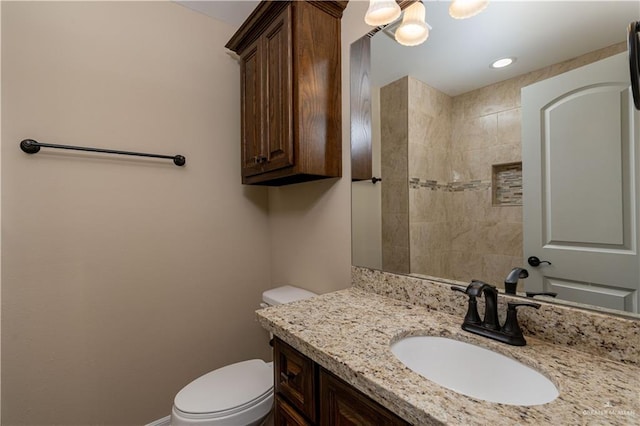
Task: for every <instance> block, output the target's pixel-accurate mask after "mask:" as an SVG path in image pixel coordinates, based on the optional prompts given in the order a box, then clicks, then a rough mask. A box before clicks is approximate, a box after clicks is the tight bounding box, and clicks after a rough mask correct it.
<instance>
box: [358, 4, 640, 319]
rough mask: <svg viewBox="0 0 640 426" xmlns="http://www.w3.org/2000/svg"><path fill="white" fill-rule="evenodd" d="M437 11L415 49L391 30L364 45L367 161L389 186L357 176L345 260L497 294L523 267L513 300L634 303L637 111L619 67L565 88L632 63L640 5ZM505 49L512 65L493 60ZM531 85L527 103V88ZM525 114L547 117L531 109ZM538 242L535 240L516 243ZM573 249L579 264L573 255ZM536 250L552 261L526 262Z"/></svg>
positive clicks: (633, 307) (639, 265)
mask: <svg viewBox="0 0 640 426" xmlns="http://www.w3.org/2000/svg"><path fill="white" fill-rule="evenodd" d="M446 6H447V4H446V3H444V4H442V2H429V3H427V21H428V23H429V24H430V25H431V26H432V28H433V30H432V31H431V35H430V37H429V39H428V40H427V41H426V42H425V43H424V45H422V46H421V47H415V48H407V47H402V46H400V45H398V44H397V43H395V42H394V41H393V40H392V38H390V37H389V36H388V35H387V34H385V32H384V31H380V32H378V33H377V34H376V35H375V36H374V37H373V38H372V39H371V41H370V43H371V70H370V74H368V75H367V77H368V80H369V81H370V86H371V87H370V88H371V90H370V110H371V117H372V125H371V129H370V134H371V139H370V140H371V142H370V147H371V158H370V159H369V161H370V162H371V165H372V169H371V173H372V175H373V176H378V177H380V176H381V177H382V178H383V181H382V182H380V183H378V184H375V185H374V184H372V183H371V182H370V181H365V180H363V181H354V183H353V185H352V216H353V217H352V232H353V239H352V241H353V242H352V245H353V264H354V265H356V266H365V267H370V268H374V269H382V270H385V271H389V272H396V273H403V274H415V275H418V276H429V277H436V278H441V279H447V280H456V281H462V282H468V281H470V280H472V279H480V280H483V281H486V282H489V283H491V284H494V285H497V286H498V287H499V288H504V282H505V279H506V277H507V275H508V274H509V272H510V271H511V270H512V268H515V267H523V268H526V269H527V270H528V271H529V273H530V276H529V277H528V278H526V279H522V280H520V282H519V284H518V287H517V289H518V292H519V293H524V290H525V287H526V290H528V291H538V292H556V293H558V297H559V298H563V299H566V300H568V301H573V302H579V303H584V304H588V305H596V306H601V307H605V308H608V309H611V310H615V311H620V312H622V311H626V312H638V300H639V293H640V292H639V291H638V285H639V281H640V278H639V274H640V261H639V260H638V255H637V254H636V251H637V250H636V249H637V245H638V228H639V227H638V214H637V213H636V209H635V207H636V204H637V202H638V200H639V199H640V193H639V192H638V191H639V188H640V180H639V179H638V175H637V174H636V168H637V167H638V164H637V161H636V160H635V157H634V152H635V151H636V150H637V149H638V135H639V133H638V123H639V122H640V120H639V119H638V113H637V112H634V111H633V108H631V109H630V108H629V106H630V105H631V98H630V97H629V90H628V86H629V76H628V65H627V66H626V68H624V72H626V74H620V72H619V70H618V71H613V76H612V77H611V76H610V75H609V76H606V77H597V78H600V79H601V80H599V81H598V82H590V83H588V84H587V83H584V84H581V86H580V87H606V88H608V89H602V90H600V89H598V90H596V91H595V92H594V91H593V90H586V91H584V93H585V96H582V95H580V96H578V95H576V93H578V92H580V90H578V86H576V87H572V86H571V84H573V83H574V82H575V81H577V80H579V79H581V78H582V77H581V76H580V75H581V74H580V73H582V74H585V72H584V70H585V69H587V70H589V71H588V72H586V74H587V75H588V76H592V75H594V73H595V74H597V75H600V74H598V73H599V72H600V71H598V70H599V69H600V68H602V67H605V68H606V67H607V66H609V65H602V63H605V64H607V63H612V64H613V65H610V66H609V67H613V68H616V67H617V68H620V64H624V63H625V62H624V60H625V57H626V56H625V55H626V44H625V35H626V34H625V29H626V27H627V25H628V23H629V22H630V21H632V20H637V19H638V9H637V4H634V2H584V4H582V3H580V2H493V3H491V4H490V6H489V7H488V8H487V9H486V10H485V11H484V12H483V13H482V14H480V15H478V16H476V17H474V18H472V19H469V20H466V21H454V20H452V19H451V18H449V17H448V14H447V11H446ZM550 17H552V18H550ZM573 22H579V24H577V27H572V25H573V24H572V23H573ZM529 25H530V27H529ZM542 28H544V31H541V29H542ZM584 28H589V29H590V30H589V31H588V32H586V33H585V31H584V30H583V29H584ZM593 28H597V31H594V32H592V31H591V29H593ZM587 33H588V34H587ZM363 40H365V39H363ZM361 42H362V40H361ZM505 56H516V57H517V60H516V61H515V63H514V64H513V65H512V66H511V67H507V68H505V69H499V70H497V69H490V67H489V65H490V64H491V62H493V60H495V59H498V58H501V57H505ZM607 58H609V59H607ZM616 58H617V59H616ZM589 64H592V65H589ZM586 65H588V66H589V67H594V68H589V67H587V68H583V67H584V66H586ZM594 70H595V71H594ZM353 78H354V76H353V75H352V81H353ZM585 78H586V77H585ZM589 78H590V77H589ZM549 82H551V83H549ZM554 82H555V83H554ZM558 85H560V89H558V90H560V92H557V93H555V92H553V91H554V90H556V86H558ZM567 85H568V86H567ZM550 86H551V87H552V89H550V88H549V87H550ZM525 87H527V89H525V91H524V92H523V93H529V94H528V95H526V96H528V98H529V99H535V101H534V100H532V101H526V99H524V98H522V97H521V90H522V89H523V88H525ZM549 90H551V92H549ZM545 91H546V92H545ZM538 93H544V95H538ZM564 93H569V95H565V94H564ZM545 96H546V97H547V98H548V99H547V98H545ZM572 96H573V97H572ZM545 99H546V101H545V102H543V103H542V104H540V105H537V106H536V102H538V103H540V102H542V101H541V100H545ZM574 99H579V101H577V102H574V101H573V100H574ZM558 100H561V101H558ZM525 101H526V102H529V105H530V106H526V105H524V102H525ZM552 101H553V102H552ZM365 104H368V103H367V102H365ZM354 105H356V103H355V102H354V101H352V108H353V106H354ZM550 105H552V106H550ZM528 108H529V109H530V110H531V111H533V112H532V113H527V114H528V115H529V116H536V117H538V118H539V117H541V116H542V117H543V119H542V120H541V121H540V120H538V121H537V122H532V121H531V120H530V119H529V118H526V117H525V116H524V114H525V113H524V112H523V111H527V109H528ZM536 108H537V109H536ZM605 111H606V113H605ZM353 114H354V111H352V115H353ZM586 117H591V118H586ZM605 118H606V119H607V120H608V121H607V122H606V123H605V122H604V121H602V120H604V119H605ZM566 120H573V121H566ZM567 123H569V124H567ZM352 125H353V123H352ZM527 126H529V127H530V126H533V127H532V128H533V129H538V131H537V132H536V131H535V130H534V131H531V130H527V131H525V129H527V128H529V127H527ZM535 126H537V127H535ZM540 129H542V130H543V131H542V134H540V131H539V130H540ZM576 129H577V130H576ZM612 135H614V137H612ZM550 141H553V143H552V144H550ZM564 141H567V142H564ZM599 141H602V142H603V143H607V144H608V145H599ZM580 144H582V145H580ZM524 145H528V146H529V147H528V148H527V147H526V146H524ZM576 147H578V148H576ZM523 150H524V152H526V153H527V154H526V155H524V156H523V154H522V152H523ZM530 152H531V153H534V154H535V153H538V157H540V158H538V159H537V160H536V161H538V162H539V164H535V163H533V162H532V158H533V157H535V155H529V154H528V153H530ZM540 153H542V154H540ZM550 153H553V157H551V156H550V155H551V154H550ZM578 154H579V155H578ZM588 154H589V155H588ZM569 159H573V163H571V162H567V161H568V160H569ZM604 160H606V161H607V162H608V164H607V165H606V167H605V165H604V164H603V163H602V161H604ZM561 161H564V163H562V162H561ZM598 162H600V163H598ZM558 164H560V166H558ZM523 169H524V178H523ZM534 169H537V174H535V173H532V170H534ZM551 171H553V173H551ZM585 171H586V172H585ZM616 176H617V178H616ZM536 182H538V183H540V185H538V186H537V187H536V186H535V185H533V187H532V186H531V185H532V184H536ZM530 188H533V189H530ZM536 188H537V189H536ZM536 191H538V192H536ZM634 191H635V192H634ZM557 194H561V195H557ZM523 205H524V207H523ZM531 207H535V208H534V209H533V210H536V209H537V212H536V213H531V212H529V210H530V208H531ZM523 208H524V209H525V210H526V211H525V212H523ZM527 209H529V210H527ZM587 210H588V211H589V212H590V213H591V214H584V212H586V211H587ZM580 212H583V213H580ZM523 217H524V220H523ZM598 218H600V221H599V222H598ZM594 219H595V223H594V222H593V220H594ZM589 220H591V222H589ZM536 221H537V222H539V224H538V225H539V226H538V228H535V227H533V228H532V225H531V224H533V223H534V222H536ZM540 226H541V227H540ZM592 230H593V232H591V231H592ZM532 237H535V238H532ZM536 238H537V239H538V240H540V242H539V246H540V247H539V248H532V247H535V246H531V244H530V243H528V242H526V241H525V239H529V240H535V239H536ZM554 250H555V251H554ZM572 250H573V251H577V252H580V253H582V254H585V253H586V255H587V257H586V258H584V257H583V258H569V257H567V256H566V254H567V253H568V252H569V251H572ZM616 255H617V256H618V257H617V258H616ZM530 256H538V257H539V258H540V259H541V260H543V261H544V260H549V261H550V262H551V263H552V264H551V265H549V264H546V263H541V264H540V265H538V266H537V267H534V266H530V264H528V263H527V258H528V257H530ZM550 256H551V257H550ZM553 256H555V257H553ZM552 257H553V258H552ZM556 259H557V260H556ZM605 260H606V261H607V262H609V263H608V264H607V263H606V262H605ZM534 263H535V262H534ZM623 264H624V268H627V270H625V271H622V270H621V268H623V266H622V265H623Z"/></svg>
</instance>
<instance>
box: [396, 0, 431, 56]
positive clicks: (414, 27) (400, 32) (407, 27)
mask: <svg viewBox="0 0 640 426" xmlns="http://www.w3.org/2000/svg"><path fill="white" fill-rule="evenodd" d="M425 14H426V11H425V8H424V4H422V2H420V1H418V2H415V3H413V4H412V5H411V6H409V7H407V8H406V9H405V11H404V17H403V18H402V24H401V25H400V26H399V27H398V29H397V30H396V41H397V42H398V43H400V44H402V45H403V46H417V45H419V44H421V43H423V42H424V41H425V40H426V39H427V37H429V26H428V25H427V23H426V22H425Z"/></svg>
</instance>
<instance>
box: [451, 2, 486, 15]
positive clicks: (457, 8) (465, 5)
mask: <svg viewBox="0 0 640 426" xmlns="http://www.w3.org/2000/svg"><path fill="white" fill-rule="evenodd" d="M488 5H489V0H453V1H452V2H451V5H450V6H449V15H451V17H452V18H455V19H467V18H471V17H472V16H475V15H477V14H478V13H480V12H482V11H483V10H485V9H486V7H487V6H488Z"/></svg>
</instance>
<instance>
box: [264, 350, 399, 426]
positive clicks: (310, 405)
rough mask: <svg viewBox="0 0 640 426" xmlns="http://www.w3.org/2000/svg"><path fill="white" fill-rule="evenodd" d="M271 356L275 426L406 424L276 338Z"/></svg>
mask: <svg viewBox="0 0 640 426" xmlns="http://www.w3.org/2000/svg"><path fill="white" fill-rule="evenodd" d="M273 354H274V356H273V358H274V371H275V392H276V396H275V424H276V425H313V424H352V423H353V422H357V423H358V424H371V425H382V424H384V425H390V426H395V425H398V426H400V425H408V424H409V423H407V422H405V421H404V420H402V419H401V418H400V417H398V416H396V415H395V414H393V413H392V412H391V411H389V410H387V409H386V408H384V407H383V406H381V405H380V404H378V403H376V402H375V401H373V400H372V399H371V398H369V397H367V396H366V395H365V394H363V393H362V392H359V391H358V390H357V389H355V388H354V387H352V386H350V385H349V384H348V383H346V382H344V381H343V380H341V379H340V378H338V377H337V376H335V375H334V374H332V373H330V372H329V371H328V370H326V369H324V368H322V367H320V366H319V365H318V364H317V363H315V362H314V361H313V360H312V359H311V358H308V357H306V356H305V355H303V354H301V353H300V352H298V351H297V350H295V349H293V348H292V347H291V346H289V345H287V344H286V343H284V342H283V341H282V340H280V339H279V338H277V337H276V338H275V340H274V346H273Z"/></svg>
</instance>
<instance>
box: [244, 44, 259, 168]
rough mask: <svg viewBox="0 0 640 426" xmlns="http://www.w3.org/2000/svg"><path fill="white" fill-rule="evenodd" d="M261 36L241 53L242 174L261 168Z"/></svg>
mask: <svg viewBox="0 0 640 426" xmlns="http://www.w3.org/2000/svg"><path fill="white" fill-rule="evenodd" d="M260 50H261V49H260V40H259V39H258V40H256V41H255V42H254V43H253V44H252V45H251V46H250V47H249V48H247V50H246V51H245V52H244V53H243V54H242V58H241V65H240V67H241V69H240V76H241V78H242V80H241V82H240V85H241V91H242V93H241V109H242V112H241V114H242V115H241V119H242V176H243V177H244V176H253V175H255V174H258V173H261V172H262V165H261V163H262V161H261V160H260V159H261V156H262V120H261V116H262V75H261V74H262V70H261V64H262V61H261V57H260Z"/></svg>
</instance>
